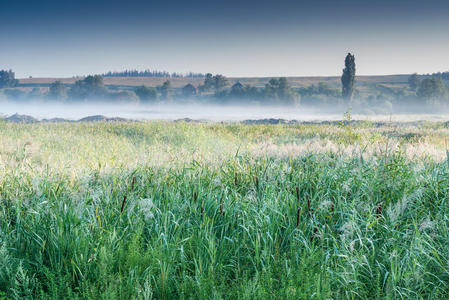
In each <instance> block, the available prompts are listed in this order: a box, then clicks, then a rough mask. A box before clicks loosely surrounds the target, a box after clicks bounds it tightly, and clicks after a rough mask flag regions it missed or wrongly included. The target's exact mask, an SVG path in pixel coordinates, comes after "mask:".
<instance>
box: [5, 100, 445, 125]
mask: <svg viewBox="0 0 449 300" xmlns="http://www.w3.org/2000/svg"><path fill="white" fill-rule="evenodd" d="M328 111H329V110H327V111H325V110H322V109H318V108H306V107H267V106H219V105H200V104H183V105H166V104H160V105H140V104H105V103H104V102H103V103H96V104H95V103H73V104H62V103H56V102H55V103H50V102H28V103H17V102H2V103H1V105H0V114H1V115H2V116H4V117H8V116H11V115H13V114H15V113H18V114H21V115H29V116H32V117H34V118H36V119H39V120H42V119H51V118H64V119H67V120H78V119H81V118H84V117H87V116H92V115H104V116H106V117H110V118H113V117H119V118H126V119H132V120H166V121H172V120H178V119H184V118H189V119H193V120H204V121H218V122H219V121H243V120H256V119H269V118H273V119H286V120H298V121H325V120H330V121H333V120H341V119H342V118H343V112H344V111H342V110H340V111H335V112H332V113H329V112H328ZM352 119H354V120H371V121H390V120H391V121H399V122H400V121H417V120H435V121H447V120H449V113H446V112H444V113H433V114H430V113H429V114H421V113H415V114H390V113H384V114H375V113H365V114H360V113H353V114H352Z"/></svg>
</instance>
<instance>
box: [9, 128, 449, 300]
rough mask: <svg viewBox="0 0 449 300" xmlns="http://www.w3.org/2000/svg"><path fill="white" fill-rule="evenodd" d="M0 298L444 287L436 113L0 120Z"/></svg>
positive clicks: (442, 143) (446, 255) (447, 276)
mask: <svg viewBox="0 0 449 300" xmlns="http://www.w3.org/2000/svg"><path fill="white" fill-rule="evenodd" d="M0 131H1V133H2V134H1V135H0V158H1V160H0V299H33V298H34V299H36V298H37V299H153V298H154V299H272V298H275V299H447V298H449V227H448V225H449V206H448V199H449V158H448V152H447V145H446V144H447V143H446V140H447V138H449V128H448V125H447V123H442V122H432V123H430V122H421V123H415V124H403V125H401V124H384V125H381V126H380V125H378V124H376V123H373V122H359V123H356V124H352V123H350V122H346V123H343V122H342V123H341V124H328V125H325V124H315V125H314V124H309V125H305V124H294V125H243V124H239V123H185V122H158V121H152V122H123V123H106V122H97V123H58V124H52V123H36V124H13V123H7V122H1V123H0Z"/></svg>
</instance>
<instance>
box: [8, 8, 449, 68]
mask: <svg viewBox="0 0 449 300" xmlns="http://www.w3.org/2000/svg"><path fill="white" fill-rule="evenodd" d="M0 18H1V20H2V25H1V26H0V41H1V42H0V69H4V68H11V69H13V70H15V71H16V74H17V76H18V77H27V76H30V75H32V76H34V77H61V76H62V77H69V76H72V75H85V74H94V73H102V72H107V71H110V70H111V71H114V70H116V71H119V70H123V69H147V68H149V69H159V70H167V71H170V72H188V71H193V72H203V73H205V72H212V73H222V74H224V75H227V76H313V75H323V76H327V75H340V74H341V69H342V68H343V59H344V56H345V54H346V53H347V52H353V53H354V54H355V56H356V63H357V71H358V73H359V74H366V75H368V74H400V73H412V72H418V73H428V72H436V71H445V70H448V69H449V35H448V34H447V29H448V28H449V1H440V0H429V1H416V0H408V1H405V0H396V1H386V0H380V1H374V0H372V1H364V0H359V1H355V0H340V1H336V0H317V1H299V0H296V1H285V0H284V1H283V0H278V1H265V0H259V1H253V0H249V1H235V0H228V1H215V0H209V1H179V0H171V1H137V0H128V1H113V0H109V1H105V0H90V1H86V0H78V1H55V0H42V1H39V0H34V1H16V0H0Z"/></svg>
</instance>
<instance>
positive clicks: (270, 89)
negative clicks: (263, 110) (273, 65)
mask: <svg viewBox="0 0 449 300" xmlns="http://www.w3.org/2000/svg"><path fill="white" fill-rule="evenodd" d="M264 94H265V97H266V98H267V99H269V100H275V101H277V102H281V103H283V104H297V103H298V101H299V96H298V95H297V94H296V93H295V92H294V91H293V90H292V89H291V88H290V85H289V84H288V81H287V78H285V77H281V78H279V79H276V78H272V79H270V81H268V83H267V84H266V85H265V90H264Z"/></svg>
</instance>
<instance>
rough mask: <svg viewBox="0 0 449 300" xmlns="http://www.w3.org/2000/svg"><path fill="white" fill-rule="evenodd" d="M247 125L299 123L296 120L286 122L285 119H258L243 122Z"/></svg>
mask: <svg viewBox="0 0 449 300" xmlns="http://www.w3.org/2000/svg"><path fill="white" fill-rule="evenodd" d="M242 123H243V124H246V125H255V124H270V125H273V124H296V123H298V121H296V120H290V121H289V120H285V119H258V120H245V121H243V122H242Z"/></svg>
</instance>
